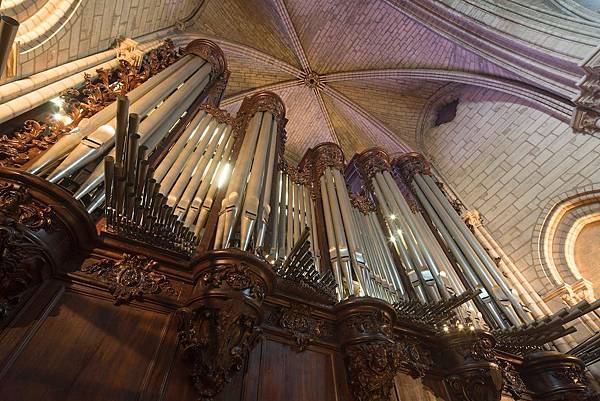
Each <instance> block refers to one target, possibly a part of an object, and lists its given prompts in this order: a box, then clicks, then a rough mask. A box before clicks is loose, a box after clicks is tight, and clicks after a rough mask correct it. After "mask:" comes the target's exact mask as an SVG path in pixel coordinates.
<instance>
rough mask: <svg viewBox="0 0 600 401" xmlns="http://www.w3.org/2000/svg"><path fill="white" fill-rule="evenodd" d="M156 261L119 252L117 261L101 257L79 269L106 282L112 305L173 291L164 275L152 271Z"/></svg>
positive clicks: (173, 292) (172, 292) (171, 293)
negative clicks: (121, 254)
mask: <svg viewBox="0 0 600 401" xmlns="http://www.w3.org/2000/svg"><path fill="white" fill-rule="evenodd" d="M157 264H158V263H157V262H156V261H154V260H152V259H150V258H147V257H145V256H140V255H128V254H123V257H122V258H121V259H120V260H118V261H115V260H111V259H102V260H100V261H98V262H96V263H93V264H91V265H88V266H83V267H82V268H81V271H82V272H83V273H87V274H92V275H95V276H97V277H98V278H99V279H100V280H101V281H102V282H104V283H105V284H106V285H108V289H109V291H110V293H111V294H112V295H113V296H114V298H115V304H116V305H119V304H124V303H129V302H131V301H132V300H134V299H137V300H141V299H143V298H144V296H145V295H149V294H159V293H165V294H170V295H174V294H175V293H176V292H175V290H174V289H173V287H171V285H170V283H169V280H167V277H166V276H165V275H164V274H160V273H157V272H156V271H154V270H155V269H156V265H157Z"/></svg>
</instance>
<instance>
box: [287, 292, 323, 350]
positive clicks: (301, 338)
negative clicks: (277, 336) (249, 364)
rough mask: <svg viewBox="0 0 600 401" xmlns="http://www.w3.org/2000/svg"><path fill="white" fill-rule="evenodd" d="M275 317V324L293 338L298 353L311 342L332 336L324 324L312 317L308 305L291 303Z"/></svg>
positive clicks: (311, 311) (311, 310)
mask: <svg viewBox="0 0 600 401" xmlns="http://www.w3.org/2000/svg"><path fill="white" fill-rule="evenodd" d="M277 315H278V317H277V318H276V320H277V323H278V324H279V326H281V328H283V329H285V330H286V331H287V332H288V333H289V334H290V335H291V336H292V337H293V338H294V340H295V341H296V350H297V351H298V352H302V351H304V350H305V349H306V347H308V346H309V345H310V343H311V342H313V341H315V340H318V339H321V338H326V337H331V335H332V333H331V332H330V330H329V327H327V326H326V325H325V322H324V321H323V320H321V319H319V318H317V317H315V316H314V313H313V309H312V307H311V306H310V305H306V304H301V303H297V302H292V303H291V304H290V307H289V308H280V309H279V311H278V313H277Z"/></svg>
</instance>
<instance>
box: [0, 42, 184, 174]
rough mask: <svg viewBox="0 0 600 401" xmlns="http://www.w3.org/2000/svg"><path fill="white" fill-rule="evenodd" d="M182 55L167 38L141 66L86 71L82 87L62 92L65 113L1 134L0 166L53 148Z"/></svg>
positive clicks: (122, 63) (24, 160) (124, 62)
mask: <svg viewBox="0 0 600 401" xmlns="http://www.w3.org/2000/svg"><path fill="white" fill-rule="evenodd" d="M179 57H181V54H180V52H179V51H178V50H177V49H176V48H175V46H174V45H173V42H171V41H170V40H166V41H165V42H164V43H163V44H162V45H161V46H159V47H157V48H156V49H153V50H151V51H149V52H148V54H146V56H145V57H144V59H143V62H142V66H141V67H138V66H137V65H133V64H131V63H130V62H129V61H127V60H125V59H120V60H119V64H118V65H117V67H116V68H114V69H112V70H107V69H104V68H99V69H97V70H96V74H95V75H91V74H84V83H83V85H82V87H81V88H80V87H77V88H76V87H72V88H69V89H67V90H66V91H65V92H64V93H62V94H61V96H60V97H61V98H62V99H63V101H64V102H63V105H62V109H63V111H64V116H63V117H61V118H59V119H55V118H54V116H53V115H52V116H51V115H46V116H45V117H44V116H38V117H36V119H35V120H34V119H32V120H27V121H25V123H24V126H23V128H22V129H19V130H16V131H14V132H11V133H9V134H7V135H0V166H3V167H20V166H22V165H24V164H25V163H27V162H28V161H29V160H31V159H33V158H35V157H37V156H38V155H39V154H40V153H42V152H44V151H45V150H47V149H48V148H50V147H51V146H52V145H53V144H54V143H56V141H58V139H60V137H61V136H63V135H64V134H66V133H68V132H69V131H71V130H72V129H73V128H75V127H77V125H78V124H79V122H80V121H81V120H82V119H84V118H89V117H91V116H93V115H94V114H96V113H97V112H98V111H100V110H102V109H103V108H104V107H106V106H108V105H109V104H110V103H112V102H114V101H115V100H116V98H117V96H118V95H124V94H126V93H128V92H129V91H131V90H133V89H135V88H136V87H138V86H139V85H141V84H142V83H143V82H144V81H146V80H148V78H150V77H152V76H153V75H155V74H157V73H158V72H160V71H162V70H164V69H165V68H167V67H168V66H169V65H171V64H173V63H174V62H175V61H177V60H178V59H179Z"/></svg>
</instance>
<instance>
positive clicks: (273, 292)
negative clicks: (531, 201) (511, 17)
mask: <svg viewBox="0 0 600 401" xmlns="http://www.w3.org/2000/svg"><path fill="white" fill-rule="evenodd" d="M123 71H124V70H121V74H120V78H119V79H123V76H124V75H126V74H125V73H123ZM102 74H104V73H102ZM102 74H100V73H99V75H102ZM135 74H140V73H139V72H138V73H134V74H133V75H132V76H131V77H130V78H131V79H133V78H134V77H135ZM118 75H119V74H118ZM103 76H104V77H105V79H107V80H108V78H107V77H110V74H108V73H106V74H105V75H103ZM228 76H229V71H228V70H227V64H226V62H225V58H224V55H223V53H222V52H221V50H220V49H219V48H218V47H217V46H216V45H215V44H214V43H212V42H210V41H207V40H195V41H192V42H191V43H190V44H188V46H187V47H186V48H185V51H184V52H183V55H181V56H177V57H174V58H173V59H172V60H171V62H169V63H165V65H164V68H163V69H162V70H160V71H159V70H158V69H157V70H156V71H155V72H154V73H153V74H152V75H151V76H147V77H146V79H143V80H140V82H139V83H138V84H136V85H131V86H130V87H129V88H130V90H127V91H125V90H123V91H120V92H119V93H118V96H114V97H109V99H112V100H111V101H107V102H105V103H106V104H103V107H97V110H95V112H94V113H93V114H90V115H88V116H87V117H86V118H83V119H81V120H80V121H78V124H76V126H74V127H73V128H72V129H69V130H66V131H65V132H63V133H61V135H58V136H57V141H56V142H55V143H52V144H50V145H51V146H48V149H47V150H45V151H44V152H42V153H41V154H39V155H36V157H34V158H33V160H31V161H29V162H27V163H26V164H25V165H24V166H23V167H22V168H21V169H16V168H4V167H1V168H0V237H1V238H2V239H3V241H0V250H2V255H3V260H2V262H1V263H0V278H2V280H0V301H1V304H0V305H1V308H0V398H1V399H15V397H14V396H12V395H14V392H15V391H17V389H19V388H20V387H19V384H18V383H19V381H18V380H17V379H14V378H13V377H12V376H11V375H10V374H7V373H6V372H11V371H13V370H15V371H18V372H21V373H22V372H23V371H26V372H29V371H34V372H35V374H30V376H31V375H33V376H36V377H37V376H40V377H46V376H47V375H48V373H47V372H46V371H44V369H46V367H45V366H38V364H33V365H31V364H30V362H28V360H27V359H26V358H29V356H28V355H29V354H28V352H29V350H31V352H32V353H33V355H35V354H36V353H41V354H44V353H45V352H49V353H52V352H53V350H54V349H57V350H59V351H60V352H61V353H62V354H61V355H56V356H55V357H54V359H53V369H56V370H57V371H64V372H67V371H70V370H73V369H71V367H70V366H71V365H70V361H69V360H64V359H63V358H66V356H63V355H68V356H69V357H70V358H72V359H73V360H79V359H78V353H79V352H80V350H83V351H81V352H88V351H87V350H89V349H96V348H98V347H100V348H101V347H102V344H104V343H110V344H111V347H113V346H114V348H115V349H116V350H117V351H115V352H111V353H110V354H111V358H114V359H106V358H108V357H106V358H105V357H101V358H97V360H93V361H90V362H89V363H90V364H92V365H93V366H94V367H95V368H94V369H96V370H94V371H112V369H113V368H114V366H119V367H122V369H123V371H124V372H125V373H124V375H128V376H127V381H126V382H119V383H117V384H115V385H114V388H119V389H122V388H125V387H127V394H137V397H138V398H139V399H140V400H155V399H165V400H173V399H178V400H182V399H183V400H193V399H198V398H197V397H198V395H199V396H200V399H202V400H225V399H227V400H233V399H236V400H238V399H239V400H249V399H256V398H251V397H253V395H252V394H254V392H256V394H259V393H260V391H266V393H260V394H262V399H272V400H282V399H284V398H283V396H281V394H283V392H282V388H283V387H286V388H287V386H292V387H293V385H297V389H298V390H297V392H295V390H294V391H292V390H290V394H291V395H290V397H292V398H291V399H293V400H300V399H319V400H321V399H322V400H341V399H356V400H357V401H381V400H388V399H394V400H397V399H413V398H410V397H412V395H411V394H415V393H414V391H412V390H406V388H409V387H410V388H411V389H414V388H419V389H421V390H419V391H420V393H419V394H422V397H423V398H422V399H423V400H427V401H433V400H447V401H463V400H475V399H476V400H482V399H485V400H490V401H492V400H493V401H499V400H500V399H501V397H502V395H503V394H504V396H507V395H508V396H512V397H513V398H514V399H525V400H537V399H542V398H543V399H549V400H558V399H559V398H556V397H562V396H564V395H565V394H570V395H569V396H571V395H572V397H573V398H568V399H569V400H571V399H572V400H586V401H591V400H594V399H597V398H592V397H595V396H594V395H593V392H592V391H591V390H590V388H591V387H590V386H589V385H588V381H587V376H586V374H585V371H584V366H585V365H584V363H583V362H582V361H581V360H579V359H578V358H576V357H575V356H567V355H563V354H559V353H557V352H556V351H554V350H553V345H552V342H553V341H555V340H556V339H558V338H560V337H564V336H567V335H569V334H570V333H571V332H572V331H573V328H572V327H570V326H568V324H570V323H571V322H572V321H573V320H574V319H578V318H579V317H581V316H583V315H584V314H586V313H589V312H591V311H593V310H595V309H596V308H598V307H599V306H600V302H596V303H592V304H589V303H587V302H582V303H580V304H578V305H576V306H574V307H573V308H571V309H570V310H563V311H559V312H557V313H555V314H554V315H551V316H543V317H538V316H537V315H536V317H535V318H534V317H533V316H532V314H531V313H530V312H529V310H527V308H525V307H524V306H523V305H522V303H521V300H520V299H519V296H518V295H517V293H516V292H515V291H513V289H512V288H510V286H509V284H508V283H507V281H506V280H505V278H504V277H503V276H502V274H500V270H499V269H498V268H497V267H496V265H495V262H494V260H493V258H492V257H491V256H490V255H489V254H488V253H487V251H486V249H485V248H484V246H483V245H482V244H481V243H480V242H479V240H478V239H477V237H476V236H475V235H474V234H473V232H471V231H470V229H469V228H468V226H467V225H466V224H465V223H464V222H463V221H462V219H461V218H460V216H459V214H458V213H457V211H456V210H455V209H454V207H453V204H452V203H451V202H450V200H449V199H448V197H447V196H446V194H445V193H444V192H443V190H442V188H440V185H439V183H438V182H436V180H435V178H434V176H433V174H432V173H431V171H430V168H429V165H428V163H427V161H426V160H425V159H424V158H423V156H421V155H420V154H418V153H404V154H400V155H396V156H395V157H391V156H390V155H389V154H388V153H387V152H386V151H385V150H383V149H379V148H373V149H368V150H365V151H363V152H362V153H359V154H356V155H354V157H353V158H352V159H351V160H349V161H347V160H346V157H345V155H344V154H343V152H342V150H341V148H340V147H339V146H338V145H337V144H334V143H322V144H319V145H317V146H315V147H314V148H311V149H308V150H307V151H306V153H305V155H304V157H303V158H302V159H301V161H300V163H298V164H297V165H296V164H295V163H292V162H291V161H290V160H286V157H285V142H286V135H287V133H286V130H285V129H286V123H287V119H286V109H285V106H284V103H283V101H282V100H281V99H280V98H279V97H278V96H277V95H276V94H274V93H271V92H260V93H257V94H254V95H252V96H249V97H247V98H245V99H244V101H243V102H242V105H241V107H240V109H239V111H238V112H237V115H236V116H231V115H229V114H228V113H227V112H225V111H223V110H221V109H219V107H218V103H219V101H220V99H221V98H222V96H223V91H224V89H225V86H226V82H227V79H228ZM100 79H102V78H100ZM90 83H91V84H92V86H93V85H94V81H93V79H91V78H88V84H90ZM107 85H113V87H121V86H122V85H124V83H123V82H120V83H119V84H118V85H117V84H115V83H108V84H107ZM75 89H76V88H74V89H73V90H75ZM117 89H118V88H117ZM113 100H114V101H113ZM86 104H87V103H86ZM73 125H75V124H73ZM0 140H2V139H0ZM107 299H108V300H111V302H108V303H107V302H106V301H107ZM112 303H114V304H116V305H117V306H115V305H111V304H112ZM124 304H126V305H124ZM56 305H61V307H60V308H57V307H56ZM62 305H64V307H62ZM538 315H539V314H538ZM48 316H52V319H51V320H48ZM38 320H39V322H38V323H32V322H36V321H38ZM52 322H54V323H52ZM74 322H77V323H74ZM92 323H93V324H92ZM146 323H147V324H146ZM32 324H33V326H28V325H32ZM73 325H79V326H81V329H80V327H79V326H78V327H73ZM22 327H30V328H29V329H27V330H29V331H27V333H26V334H22V333H23V330H22ZM3 330H4V331H5V332H6V333H9V335H8V336H5V337H2V335H3V333H4V331H3ZM63 332H64V333H68V335H71V336H79V335H80V334H79V333H80V332H84V333H85V336H84V335H81V336H82V337H78V338H79V339H78V340H76V341H73V343H69V342H65V340H64V338H65V335H63ZM261 332H262V333H263V334H264V335H263V336H262V337H261V335H260V333H261ZM11 333H13V334H11ZM38 333H40V334H38ZM19 336H23V338H24V339H23V340H19V341H20V342H19V341H17V340H15V339H16V338H19ZM32 338H33V339H34V340H35V341H34V340H31V339H32ZM43 339H47V341H50V340H52V341H54V342H56V345H54V344H50V345H49V344H45V345H40V344H43V341H44V340H43ZM2 341H7V342H9V343H10V344H9V346H7V347H4V346H3V345H2ZM11 341H12V342H11ZM15 341H16V342H15ZM133 343H135V344H134V345H131V344H133ZM257 343H260V344H261V345H260V346H257V345H256V344H257ZM597 343H598V342H597V341H591V340H590V341H589V344H587V345H586V347H584V348H585V349H584V348H574V353H577V352H578V353H580V354H581V355H585V356H586V361H593V360H595V359H594V358H593V356H592V357H589V355H593V353H594V352H595V348H594V347H596V348H597ZM81 344H84V345H81ZM149 344H151V345H149ZM35 347H40V348H35ZM138 347H139V348H138ZM288 348H289V349H288ZM6 349H8V350H9V351H6ZM292 349H293V351H290V350H292ZM581 349H584V351H581ZM14 350H17V351H14ZM132 350H134V351H135V352H132ZM299 353H307V354H299ZM86 355H87V354H86ZM175 355H177V357H175ZM86 358H87V359H90V360H91V359H93V358H91V357H90V358H88V357H86ZM34 359H35V358H34ZM87 359H86V360H87ZM7 361H8V362H7ZM107 361H109V362H110V363H109V362H107ZM21 364H23V365H21ZM40 365H41V364H40ZM129 366H135V368H132V369H130V368H128V367H129ZM138 366H143V367H144V368H143V369H141V370H140V372H138V371H137V368H138ZM19 369H20V370H19ZM78 369H79V368H78ZM81 370H84V367H81ZM238 371H240V373H237V372H238ZM564 371H568V374H564V373H563V374H561V373H560V372H564ZM311 372H320V373H323V372H325V373H323V374H319V375H314V374H313V375H311V374H312V373H311ZM552 372H559V373H557V374H554V375H553V374H552ZM65 374H66V373H65ZM279 374H281V375H284V376H277V375H279ZM269 375H271V376H269ZM181 376H183V377H185V378H186V379H185V380H183V379H181ZM317 376H318V377H317ZM411 377H412V378H413V379H414V378H416V379H417V380H413V379H411ZM573 377H575V379H576V380H575V379H572V378H573ZM282 378H285V380H284V379H282ZM113 379H114V380H118V378H111V380H113ZM72 382H73V383H76V384H75V385H74V387H73V390H72V391H74V392H75V393H76V394H77V397H79V398H83V396H82V394H83V393H84V392H83V391H82V390H81V389H80V388H79V387H77V386H78V385H81V384H80V383H79V382H78V379H77V377H74V378H72ZM227 383H229V384H227ZM290 383H296V384H293V385H292V384H290ZM473 383H476V385H475V384H473ZM540 383H546V384H545V386H546V387H544V385H541V384H540ZM88 384H89V383H87V382H86V384H85V385H88ZM136 386H138V387H136ZM411 386H412V387H411ZM67 387H68V386H67ZM109 387H110V386H109ZM32 388H33V387H32ZM111 388H113V387H111ZM257 388H258V389H257ZM261 388H262V389H263V390H260V389H261ZM265 388H266V389H268V390H264V389H265ZM294 388H296V387H294ZM392 389H395V390H394V394H396V395H395V396H392V395H391V394H392ZM426 389H427V390H426ZM27 391H31V392H30V393H27V394H36V395H35V397H34V396H33V395H32V396H28V395H23V397H21V398H20V399H24V400H33V399H39V398H40V394H41V393H35V391H36V390H35V389H31V390H27ZM44 391H45V390H44ZM48 391H49V390H48ZM97 391H98V392H100V393H102V394H103V395H102V397H105V398H106V399H108V398H111V399H112V398H114V397H113V396H112V395H110V394H109V392H108V390H107V392H106V393H104V392H103V391H105V389H100V388H99V389H97ZM115 391H116V390H115ZM11 392H12V393H11ZM49 392H51V391H49ZM56 392H57V393H60V394H62V393H61V392H60V391H59V390H57V391H56ZM305 392H308V393H305ZM75 393H74V394H75ZM426 393H427V394H429V395H425V394H426ZM23 394H25V393H23ZM298 394H310V395H306V396H304V395H302V396H299V395H298ZM351 394H352V395H351ZM64 397H66V395H64V394H63V398H64ZM257 397H258V396H257ZM302 397H304V398H302ZM351 397H354V398H351ZM390 397H396V398H390ZM398 397H399V398H398ZM407 397H408V398H407ZM552 397H554V398H552ZM582 397H584V398H582ZM585 397H587V398H585ZM420 399H421V398H420ZM560 399H561V400H563V399H562V398H560ZM286 401H287V398H286Z"/></svg>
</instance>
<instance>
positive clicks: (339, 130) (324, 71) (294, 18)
mask: <svg viewBox="0 0 600 401" xmlns="http://www.w3.org/2000/svg"><path fill="white" fill-rule="evenodd" d="M193 30H194V31H195V32H196V33H198V34H200V35H202V36H206V37H208V38H211V39H213V40H215V41H216V42H217V43H218V44H219V45H220V46H221V47H222V49H223V50H224V52H225V55H226V57H227V61H228V63H229V69H230V70H231V77H230V81H229V85H228V88H227V91H226V94H225V98H224V100H223V103H222V104H223V107H224V108H225V109H227V110H229V111H230V112H233V113H234V112H236V111H237V109H238V108H239V106H240V104H241V100H242V99H243V98H244V96H245V95H248V94H251V93H253V92H255V91H259V90H271V91H273V92H275V93H277V94H278V95H279V96H280V97H281V98H282V99H283V101H284V103H285V105H286V109H287V117H288V119H289V123H288V126H287V133H288V141H287V144H286V152H287V154H288V156H289V157H290V158H292V159H295V160H298V159H299V158H300V157H301V156H302V154H303V153H304V152H305V151H306V150H307V149H308V148H309V147H311V146H314V145H315V144H317V143H320V142H324V141H331V142H335V143H338V144H340V146H341V147H342V149H343V150H344V153H345V154H346V157H347V158H349V157H351V156H352V154H354V153H355V152H357V151H362V150H364V149H366V148H368V147H371V146H375V145H377V146H381V147H383V148H385V149H386V150H388V151H389V152H390V153H395V152H399V151H402V150H405V149H407V147H408V148H412V149H416V143H417V140H416V130H417V125H418V124H417V122H418V120H419V116H420V114H421V112H422V110H423V108H424V107H425V105H426V103H427V100H428V99H429V98H430V97H431V96H432V95H433V94H434V93H435V92H437V91H438V90H440V89H441V88H442V87H443V86H445V85H447V84H449V82H446V81H443V80H424V79H420V78H419V79H415V78H409V77H407V73H410V72H411V71H429V72H431V71H436V70H445V71H448V70H451V71H461V72H470V73H476V74H484V75H494V76H498V77H503V78H514V76H512V75H511V73H509V72H507V71H505V70H503V69H502V68H499V67H498V66H496V65H494V64H492V63H490V62H488V61H486V60H484V59H482V58H481V57H479V56H477V55H475V54H473V53H471V52H469V51H468V50H465V49H464V48H462V47H460V46H459V45H457V44H455V43H454V42H451V41H450V40H448V39H446V38H444V37H443V36H441V35H439V34H437V33H435V32H433V31H432V30H430V29H428V28H427V27H426V26H424V25H422V24H420V23H418V22H416V21H414V20H412V19H410V18H409V17H407V16H406V15H404V14H403V13H402V12H400V11H398V10H397V8H394V7H392V6H390V4H388V2H387V1H386V0H206V2H205V4H204V5H203V6H202V9H201V10H200V13H199V15H198V17H197V20H196V21H195V23H194V26H193Z"/></svg>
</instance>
